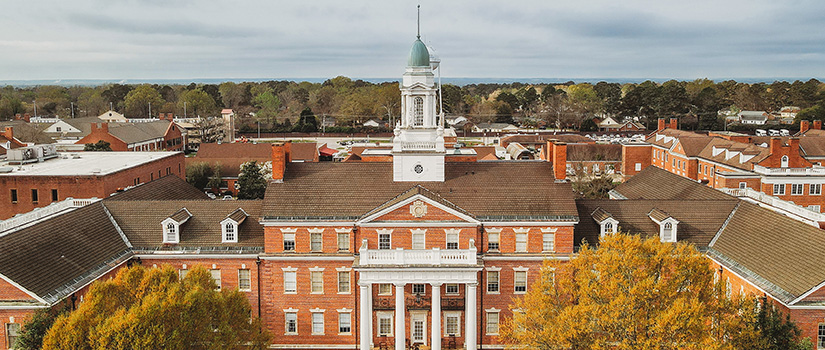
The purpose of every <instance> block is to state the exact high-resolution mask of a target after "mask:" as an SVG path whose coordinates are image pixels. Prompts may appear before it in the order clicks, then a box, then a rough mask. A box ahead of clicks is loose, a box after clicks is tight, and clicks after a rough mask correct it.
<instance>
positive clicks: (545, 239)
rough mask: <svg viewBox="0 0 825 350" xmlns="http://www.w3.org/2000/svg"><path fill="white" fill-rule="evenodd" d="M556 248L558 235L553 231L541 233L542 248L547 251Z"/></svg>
mask: <svg viewBox="0 0 825 350" xmlns="http://www.w3.org/2000/svg"><path fill="white" fill-rule="evenodd" d="M555 249H556V235H555V234H552V233H545V234H542V235H541V250H542V251H545V252H552V251H553V250H555Z"/></svg>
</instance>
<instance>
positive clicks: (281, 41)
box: [0, 0, 825, 80]
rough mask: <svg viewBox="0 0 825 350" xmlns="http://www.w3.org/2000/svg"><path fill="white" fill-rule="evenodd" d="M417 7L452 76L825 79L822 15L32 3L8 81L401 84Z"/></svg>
mask: <svg viewBox="0 0 825 350" xmlns="http://www.w3.org/2000/svg"><path fill="white" fill-rule="evenodd" d="M418 3H420V4H421V31H422V39H423V40H424V42H425V43H427V44H428V45H429V46H431V47H433V48H434V49H435V50H436V52H437V53H438V55H439V56H440V57H441V59H442V62H443V63H442V68H443V75H444V76H445V77H470V78H481V77H491V78H677V79H695V78H700V77H709V78H717V79H718V78H762V77H793V78H811V77H817V78H822V77H825V1H821V0H812V1H796V0H781V1H780V0H680V1H670V0H648V1H640V0H639V1H637V0H625V1H585V0H567V1H558V0H534V1H526V0H525V1H522V0H509V1H501V0H498V1H480V0H455V1H454V0H438V1H434V0H433V1H431V0H422V1H395V0H382V1H378V0H376V1H359V0H351V1H340V0H302V1H285V0H235V1H227V0H223V1H218V0H197V1H195V0H115V1H112V0H72V1H65V0H26V1H4V4H3V10H2V11H0V24H2V34H0V52H2V55H0V80H33V79H195V78H327V77H334V76H337V75H345V76H349V77H359V78H386V77H397V76H399V75H401V74H402V73H403V66H404V65H405V63H406V56H407V54H408V52H409V48H410V46H411V44H412V42H413V40H414V39H415V5H416V4H418Z"/></svg>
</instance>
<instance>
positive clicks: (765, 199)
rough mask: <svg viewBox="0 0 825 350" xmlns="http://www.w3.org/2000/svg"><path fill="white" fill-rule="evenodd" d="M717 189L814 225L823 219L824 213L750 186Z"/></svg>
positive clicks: (824, 217)
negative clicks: (797, 217)
mask: <svg viewBox="0 0 825 350" xmlns="http://www.w3.org/2000/svg"><path fill="white" fill-rule="evenodd" d="M719 190H720V191H722V192H725V193H727V194H729V195H731V196H735V197H739V198H750V199H753V200H755V201H757V202H761V203H764V204H767V205H768V206H771V207H773V208H776V209H779V210H782V211H784V212H787V213H790V214H794V215H796V216H799V217H801V218H803V219H805V220H808V221H809V222H808V223H809V224H811V225H814V226H817V225H818V223H819V222H823V221H825V214H822V213H819V212H816V211H813V210H811V209H807V208H803V207H801V206H799V205H796V204H794V203H792V202H789V201H786V200H782V199H779V198H777V197H774V196H770V195H767V194H765V193H762V192H759V191H757V190H754V189H752V188H720V189H719Z"/></svg>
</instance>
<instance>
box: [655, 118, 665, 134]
mask: <svg viewBox="0 0 825 350" xmlns="http://www.w3.org/2000/svg"><path fill="white" fill-rule="evenodd" d="M665 127H666V125H665V118H659V128H657V129H656V130H657V131H658V130H664V129H665Z"/></svg>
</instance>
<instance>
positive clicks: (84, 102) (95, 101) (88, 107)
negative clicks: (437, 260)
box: [75, 89, 109, 117]
mask: <svg viewBox="0 0 825 350" xmlns="http://www.w3.org/2000/svg"><path fill="white" fill-rule="evenodd" d="M77 108H78V109H79V110H80V111H82V112H83V115H85V116H87V117H88V116H99V115H101V114H103V112H106V111H108V110H109V104H108V103H107V102H106V98H105V97H103V91H101V90H99V89H89V90H86V91H84V92H83V93H81V94H80V97H78V99H77ZM75 116H77V114H76V115H75Z"/></svg>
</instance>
